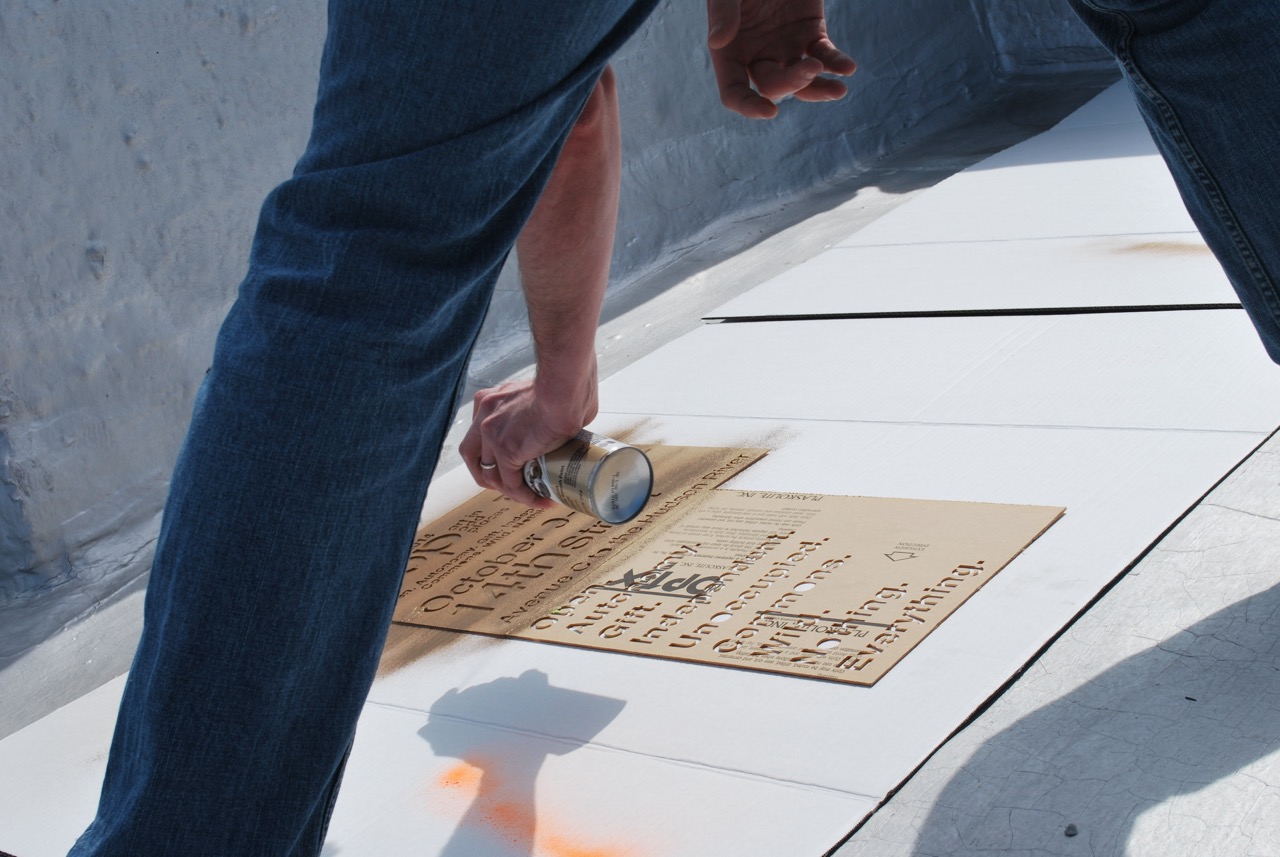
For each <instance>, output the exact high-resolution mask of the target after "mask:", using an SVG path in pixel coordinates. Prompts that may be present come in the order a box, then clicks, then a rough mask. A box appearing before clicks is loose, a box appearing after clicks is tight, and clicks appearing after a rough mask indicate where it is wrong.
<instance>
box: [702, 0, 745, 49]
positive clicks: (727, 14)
mask: <svg viewBox="0 0 1280 857" xmlns="http://www.w3.org/2000/svg"><path fill="white" fill-rule="evenodd" d="M741 22H742V0H707V46H708V47H709V48H711V49H712V50H718V49H720V48H723V47H724V46H725V45H727V44H729V43H730V42H732V41H733V39H734V37H735V36H737V35H738V27H739V26H740V25H741Z"/></svg>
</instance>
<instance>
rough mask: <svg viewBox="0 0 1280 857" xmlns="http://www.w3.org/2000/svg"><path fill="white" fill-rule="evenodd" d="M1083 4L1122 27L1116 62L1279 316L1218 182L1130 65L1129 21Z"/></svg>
mask: <svg viewBox="0 0 1280 857" xmlns="http://www.w3.org/2000/svg"><path fill="white" fill-rule="evenodd" d="M1085 2H1086V3H1087V5H1088V6H1090V7H1091V8H1093V9H1094V10H1095V11H1097V12H1098V13H1100V14H1109V15H1114V16H1115V17H1116V18H1117V19H1118V20H1119V21H1121V22H1122V23H1123V25H1124V35H1123V37H1122V38H1121V39H1120V40H1119V42H1118V44H1117V47H1116V59H1118V60H1119V61H1120V64H1121V65H1122V66H1124V69H1125V71H1126V72H1127V73H1128V75H1129V79H1130V80H1131V81H1132V82H1133V85H1134V86H1135V87H1137V88H1138V89H1140V90H1141V91H1142V93H1143V94H1144V95H1145V96H1146V97H1147V98H1148V99H1150V101H1151V103H1152V105H1153V106H1154V107H1155V109H1156V110H1158V111H1159V112H1160V116H1161V118H1162V119H1163V120H1164V124H1165V130H1166V131H1167V132H1168V134H1169V137H1170V139H1171V140H1172V141H1173V144H1174V145H1175V146H1177V148H1178V151H1179V152H1180V153H1181V154H1182V156H1183V157H1184V158H1185V159H1186V161H1187V164H1188V166H1189V167H1190V170H1191V174H1192V176H1193V177H1194V178H1195V181H1196V183H1197V184H1199V185H1200V187H1201V189H1202V190H1204V192H1205V193H1206V195H1207V196H1208V199H1209V203H1210V205H1212V206H1213V209H1214V211H1215V213H1216V214H1217V215H1218V216H1219V218H1220V219H1221V221H1222V225H1223V228H1224V230H1225V232H1226V233H1227V235H1228V236H1230V238H1231V242H1232V244H1234V245H1235V249H1236V252H1237V253H1239V255H1240V260H1241V262H1242V263H1243V266H1244V268H1245V270H1246V271H1247V272H1248V274H1249V276H1250V277H1251V278H1252V280H1253V282H1254V285H1255V287H1256V291H1255V294H1257V295H1258V296H1259V297H1261V298H1262V300H1263V301H1264V302H1265V303H1266V306H1267V310H1268V311H1269V312H1270V313H1271V315H1272V316H1273V317H1276V316H1280V295H1277V292H1276V287H1275V284H1274V283H1272V282H1271V280H1270V278H1269V277H1268V276H1267V274H1266V271H1265V270H1264V269H1263V267H1262V265H1261V263H1260V262H1259V260H1258V255H1257V253H1256V252H1255V251H1254V249H1253V245H1252V244H1251V243H1250V242H1249V240H1248V238H1247V237H1246V236H1245V234H1244V230H1242V229H1241V228H1240V223H1239V220H1238V219H1237V218H1236V216H1235V212H1234V211H1233V210H1232V209H1231V206H1230V205H1229V204H1228V203H1227V201H1226V199H1225V198H1224V197H1223V195H1222V191H1221V189H1220V188H1219V187H1218V184H1217V182H1216V181H1214V179H1213V177H1212V175H1211V174H1210V173H1209V171H1208V170H1207V169H1205V166H1204V162H1203V161H1202V160H1201V158H1200V155H1199V153H1198V152H1196V150H1195V147H1194V146H1192V145H1191V143H1190V141H1189V140H1188V139H1187V136H1186V133H1185V131H1184V130H1183V128H1182V123H1181V121H1180V120H1179V119H1178V115H1177V113H1176V112H1175V111H1174V110H1173V108H1172V107H1171V106H1170V105H1169V102H1168V101H1167V100H1166V99H1165V98H1164V96H1163V95H1161V94H1160V92H1159V90H1157V89H1156V88H1155V87H1154V86H1152V85H1151V82H1150V81H1148V80H1147V78H1146V76H1145V75H1143V74H1142V72H1141V71H1140V70H1139V69H1138V66H1137V64H1136V63H1135V62H1134V61H1133V56H1132V54H1131V53H1130V51H1129V41H1130V37H1131V36H1132V35H1133V31H1134V26H1133V22H1132V20H1131V19H1130V18H1129V16H1128V15H1126V14H1124V13H1123V12H1116V11H1114V10H1103V9H1100V8H1099V7H1098V6H1097V4H1096V3H1093V2H1090V0H1085Z"/></svg>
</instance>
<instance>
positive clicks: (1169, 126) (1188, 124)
mask: <svg viewBox="0 0 1280 857" xmlns="http://www.w3.org/2000/svg"><path fill="white" fill-rule="evenodd" d="M1071 3H1072V6H1073V7H1074V8H1075V10H1076V13H1077V14H1078V15H1079V16H1080V18H1081V19H1082V20H1083V21H1084V22H1085V24H1086V25H1087V26H1088V27H1089V28H1090V29H1092V30H1093V32H1094V34H1095V35H1097V36H1098V38H1099V39H1100V40H1101V41H1102V43H1103V44H1104V45H1105V46H1106V47H1107V48H1108V49H1109V50H1110V51H1111V52H1112V53H1113V54H1114V55H1115V57H1116V59H1117V60H1118V61H1119V63H1120V66H1121V68H1122V69H1123V70H1124V74H1125V77H1126V78H1127V79H1128V82H1129V85H1130V87H1131V89H1132V90H1133V93H1134V96H1135V97H1136V99H1137V102H1138V107H1139V109H1140V110H1141V112H1142V115H1143V117H1144V118H1145V120H1146V122H1147V125H1148V127H1149V128H1150V129H1151V134H1152V136H1153V137H1154V138H1155V142H1156V145H1157V146H1158V147H1159V149H1160V151H1161V153H1162V154H1163V155H1164V157H1165V159H1166V160H1167V161H1168V163H1169V168H1170V170H1171V172H1172V173H1173V177H1174V179H1175V180H1176V181H1177V183H1178V188H1179V190H1180V191H1181V192H1182V197H1183V199H1184V201H1185V202H1186V204H1187V210H1188V211H1189V212H1190V214H1191V217H1192V219H1193V220H1194V221H1195V223H1196V225H1197V226H1198V227H1199V229H1200V231H1201V233H1202V234H1203V235H1204V238H1205V241H1206V242H1207V243H1208V244H1209V247H1210V248H1211V249H1212V250H1213V252H1214V254H1215V255H1216V256H1217V257H1218V260H1219V261H1220V262H1221V263H1222V266H1223V268H1224V269H1225V270H1226V272H1227V276H1228V277H1229V278H1230V279H1231V282H1232V285H1234V286H1235V289H1236V292H1237V293H1238V294H1239V295H1240V301H1241V303H1242V304H1243V305H1244V308H1245V310H1246V311H1247V312H1248V313H1249V317H1250V318H1251V319H1252V320H1253V323H1254V326H1255V327H1256V328H1257V330H1258V333H1259V335H1260V336H1261V337H1262V342H1263V344H1264V345H1265V346H1266V349H1267V352H1268V353H1269V354H1270V355H1271V357H1272V359H1273V360H1276V361H1277V362H1280V64H1277V62H1276V51H1277V46H1278V45H1280V3H1276V2H1274V0H1261V2H1260V0H1071Z"/></svg>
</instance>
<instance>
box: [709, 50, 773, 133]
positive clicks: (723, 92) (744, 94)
mask: <svg viewBox="0 0 1280 857" xmlns="http://www.w3.org/2000/svg"><path fill="white" fill-rule="evenodd" d="M711 67H712V68H713V69H714V70H715V73H716V84H717V85H718V86H719V87H720V103H721V104H723V105H724V106H725V107H727V108H728V109H729V110H732V111H733V112H734V113H738V114H741V115H743V116H745V117H747V118H748V119H772V118H773V117H774V116H776V115H777V114H778V108H777V106H776V105H775V104H774V103H773V102H772V101H770V100H769V99H767V98H764V97H763V96H761V95H760V94H759V93H757V92H756V91H755V90H754V89H752V88H751V78H750V76H749V75H748V74H747V69H746V68H745V67H744V66H743V65H742V64H741V63H738V62H736V61H735V60H733V59H731V58H729V57H727V56H725V55H724V54H723V53H721V52H719V51H712V52H711Z"/></svg>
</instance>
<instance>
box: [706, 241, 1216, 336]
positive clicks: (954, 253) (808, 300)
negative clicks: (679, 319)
mask: <svg viewBox="0 0 1280 857" xmlns="http://www.w3.org/2000/svg"><path fill="white" fill-rule="evenodd" d="M1188 304H1236V305H1238V304H1239V300H1238V299H1237V297H1236V293H1235V291H1233V290H1232V288H1231V284H1230V283H1229V282H1228V281H1227V278H1226V275H1225V274H1223V272H1222V266H1221V265H1219V264H1218V261H1217V260H1216V259H1215V258H1214V257H1213V254H1212V253H1210V252H1209V248H1208V247H1206V246H1205V244H1204V241H1203V239H1201V238H1200V235H1199V233H1196V232H1177V233H1172V234H1144V235H1105V236H1096V237H1092V238H1048V239H1039V240H1023V241H1007V242H1004V243H1003V244H1002V245H1001V247H1000V251H999V252H998V253H993V252H992V250H991V247H990V246H989V245H988V244H986V243H985V242H980V241H975V242H960V243H939V244H917V245H915V246H913V247H912V248H911V250H910V251H909V252H905V253H904V252H902V250H901V248H899V247H897V246H869V247H836V248H833V249H831V250H830V251H828V252H826V253H823V254H822V255H821V256H818V257H817V258H814V259H811V260H809V261H808V262H806V263H804V264H803V265H799V266H797V267H795V268H792V269H791V270H790V271H788V272H786V274H785V275H784V276H780V277H776V278H774V279H773V280H772V281H770V282H769V283H768V285H767V286H761V287H760V288H757V289H753V290H751V291H750V292H748V293H747V294H745V295H742V296H741V297H739V298H736V299H734V300H732V301H730V302H729V303H727V304H724V305H723V306H719V307H716V308H715V309H714V310H712V311H711V312H709V313H708V314H707V317H708V318H712V319H722V318H730V319H731V318H743V317H747V318H749V317H752V316H768V317H778V318H785V317H788V316H803V315H830V314H846V315H852V314H868V315H874V314H889V313H937V312H982V311H990V310H1029V311H1036V310H1045V309H1049V310H1053V309H1067V308H1105V307H1142V306H1148V307H1151V306H1177V305H1183V306H1185V305H1188Z"/></svg>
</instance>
